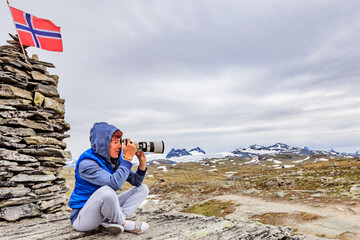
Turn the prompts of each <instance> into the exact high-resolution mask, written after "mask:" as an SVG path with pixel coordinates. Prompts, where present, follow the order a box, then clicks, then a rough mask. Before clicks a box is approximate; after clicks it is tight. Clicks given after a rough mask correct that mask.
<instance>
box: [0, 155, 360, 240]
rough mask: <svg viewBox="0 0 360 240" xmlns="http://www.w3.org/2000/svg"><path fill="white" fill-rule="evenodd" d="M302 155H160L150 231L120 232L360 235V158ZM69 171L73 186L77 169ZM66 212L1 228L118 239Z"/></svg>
mask: <svg viewBox="0 0 360 240" xmlns="http://www.w3.org/2000/svg"><path fill="white" fill-rule="evenodd" d="M295 161H297V162H294V159H285V158H284V159H282V161H281V163H279V162H274V161H269V160H267V159H252V160H249V159H237V158H227V159H209V160H206V161H202V162H197V163H178V164H176V165H171V164H162V163H160V161H159V164H154V165H152V166H149V167H148V172H147V178H146V180H145V183H146V184H147V185H148V186H149V187H150V194H151V195H150V196H149V198H148V200H147V202H146V203H144V205H143V206H142V207H141V209H140V210H139V211H137V212H136V214H135V215H134V216H133V218H138V219H141V220H146V221H148V222H149V223H150V227H151V228H150V230H149V231H148V232H147V233H146V234H144V235H136V236H135V235H131V234H128V233H125V234H122V235H119V236H117V237H115V239H128V238H131V239H324V238H326V239H328V238H329V239H351V240H352V239H360V217H359V213H360V199H359V196H360V192H359V191H360V190H359V186H360V185H359V184H360V181H359V178H360V174H359V173H360V161H358V159H330V160H325V159H324V158H322V157H321V156H318V157H313V158H308V159H305V160H304V159H300V160H295ZM63 174H64V176H65V178H66V179H67V183H68V184H69V186H70V188H72V186H73V176H74V175H73V174H74V173H73V169H72V168H64V171H63ZM129 187H130V186H129V185H126V186H124V189H123V190H125V189H127V188H129ZM70 193H71V189H70V191H69V192H68V193H67V194H68V196H69V195H70ZM194 213H195V214H194ZM66 214H68V213H66ZM66 214H65V215H64V214H62V215H59V216H58V217H54V216H52V217H48V218H42V219H38V220H28V219H23V220H21V221H19V222H17V223H13V224H12V226H11V227H9V225H8V224H4V223H1V222H0V232H1V233H4V235H3V236H6V238H5V239H15V238H16V239H45V238H49V236H51V237H52V238H53V239H95V238H96V239H99V238H101V239H114V237H112V236H109V235H107V234H105V233H102V232H100V229H98V230H96V231H94V232H91V233H79V232H76V231H74V230H73V229H72V228H71V226H70V224H69V220H68V215H66ZM199 214H200V215H199ZM45 217H46V216H45ZM36 221H38V222H36ZM264 224H265V225H264ZM18 229H23V231H18ZM50 229H52V230H50ZM19 234H20V235H19ZM21 234H22V235H21Z"/></svg>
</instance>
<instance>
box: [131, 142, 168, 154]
mask: <svg viewBox="0 0 360 240" xmlns="http://www.w3.org/2000/svg"><path fill="white" fill-rule="evenodd" d="M134 143H135V146H136V148H137V151H138V152H141V151H143V152H153V153H164V148H165V145H164V141H155V142H136V141H134Z"/></svg>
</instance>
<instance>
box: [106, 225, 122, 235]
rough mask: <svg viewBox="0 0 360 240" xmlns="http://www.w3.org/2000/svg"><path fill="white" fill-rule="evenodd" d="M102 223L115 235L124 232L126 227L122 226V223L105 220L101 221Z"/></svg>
mask: <svg viewBox="0 0 360 240" xmlns="http://www.w3.org/2000/svg"><path fill="white" fill-rule="evenodd" d="M100 225H101V226H103V227H104V228H105V229H106V230H107V231H108V232H109V233H111V234H113V235H117V234H120V233H123V232H124V227H123V226H121V225H120V224H116V223H109V222H104V223H101V224H100Z"/></svg>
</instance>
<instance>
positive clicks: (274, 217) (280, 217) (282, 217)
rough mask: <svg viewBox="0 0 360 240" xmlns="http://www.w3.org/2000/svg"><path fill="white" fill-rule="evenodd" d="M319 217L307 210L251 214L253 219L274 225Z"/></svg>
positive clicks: (283, 224)
mask: <svg viewBox="0 0 360 240" xmlns="http://www.w3.org/2000/svg"><path fill="white" fill-rule="evenodd" d="M320 217H321V216H319V215H317V214H313V213H308V212H294V213H288V212H268V213H264V214H256V215H253V216H251V218H252V219H253V220H256V221H258V222H261V223H263V224H268V225H275V226H286V225H294V224H295V225H296V223H301V222H307V221H313V220H317V219H319V218H320Z"/></svg>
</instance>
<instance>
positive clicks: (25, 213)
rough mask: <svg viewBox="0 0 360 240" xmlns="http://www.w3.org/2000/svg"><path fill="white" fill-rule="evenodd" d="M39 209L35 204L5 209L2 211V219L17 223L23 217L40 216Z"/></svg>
mask: <svg viewBox="0 0 360 240" xmlns="http://www.w3.org/2000/svg"><path fill="white" fill-rule="evenodd" d="M40 215H41V212H40V210H39V207H38V206H36V205H35V204H33V203H29V204H24V205H20V206H11V207H4V208H2V209H1V212H0V217H1V218H3V219H5V220H7V221H15V220H18V219H20V218H23V217H33V216H40Z"/></svg>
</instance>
